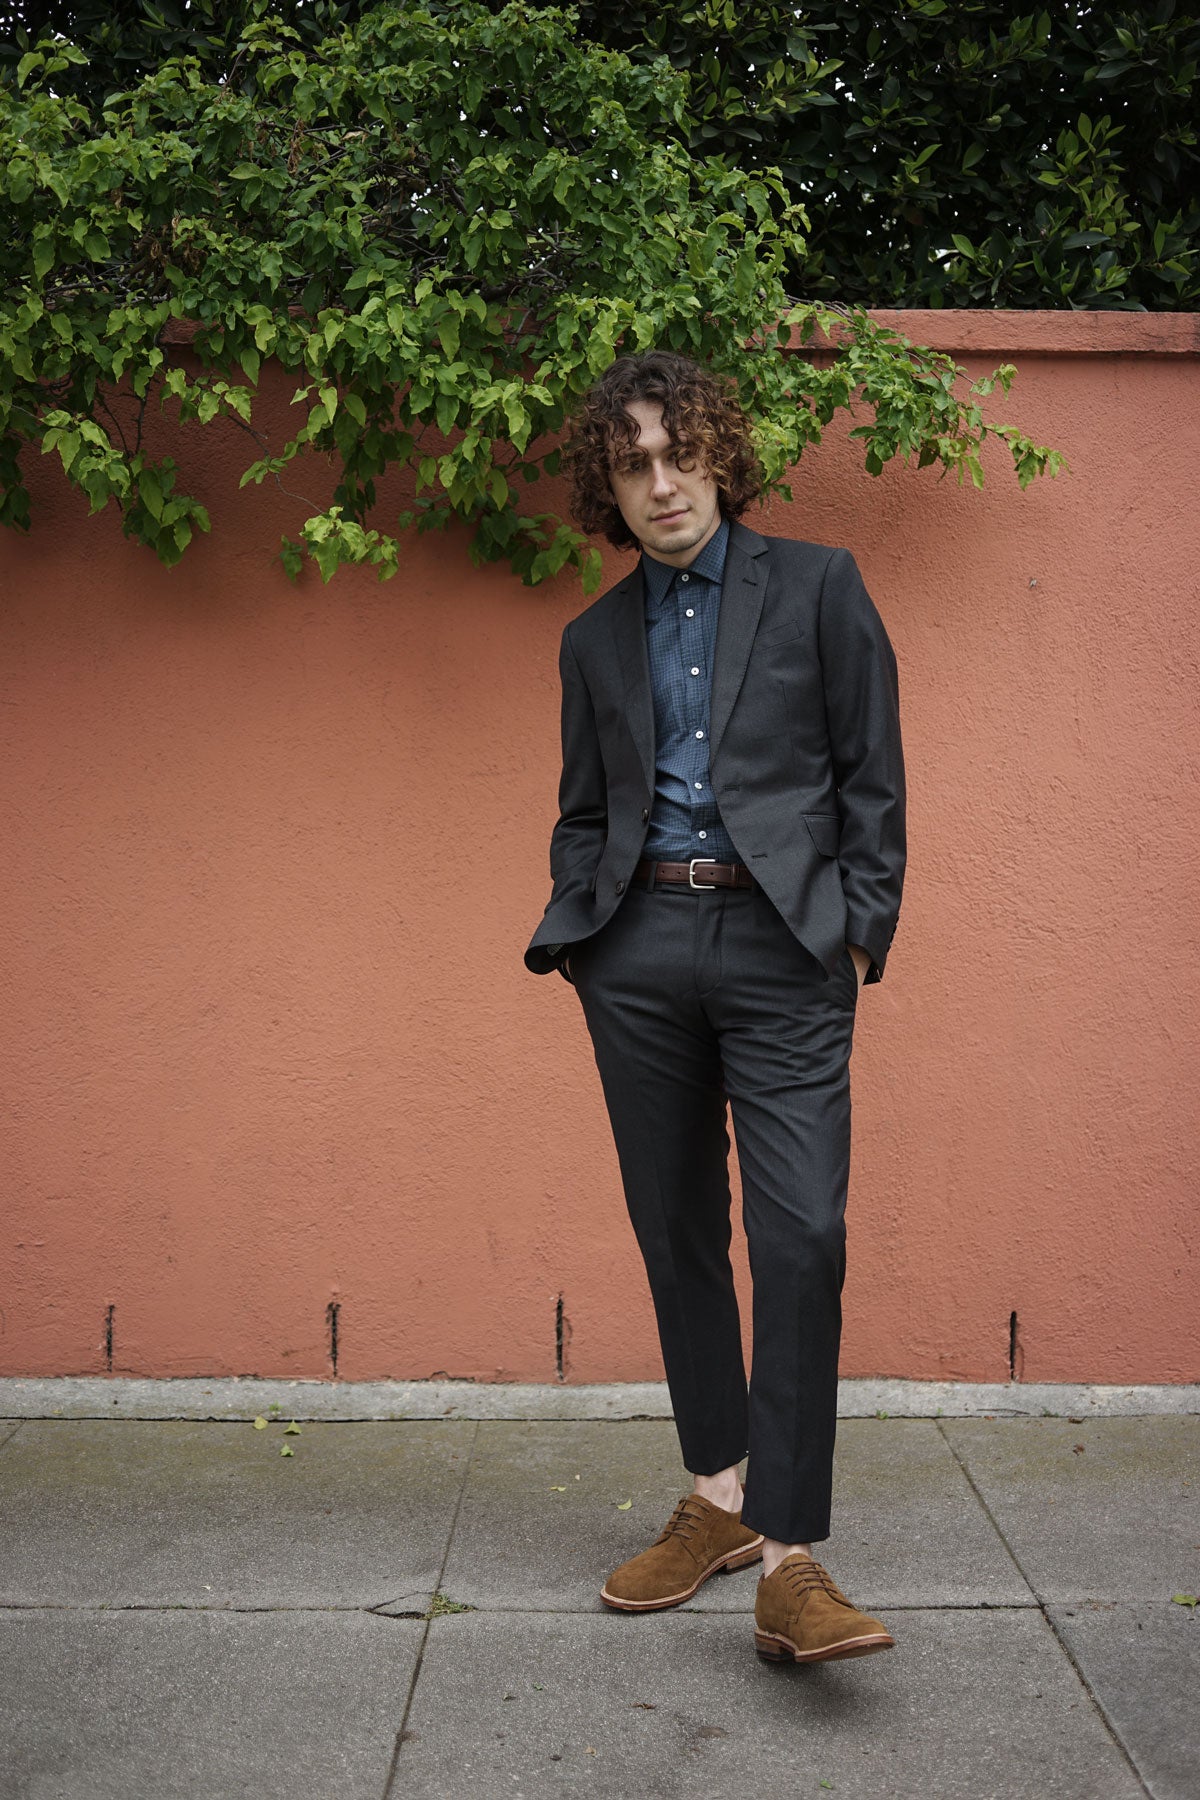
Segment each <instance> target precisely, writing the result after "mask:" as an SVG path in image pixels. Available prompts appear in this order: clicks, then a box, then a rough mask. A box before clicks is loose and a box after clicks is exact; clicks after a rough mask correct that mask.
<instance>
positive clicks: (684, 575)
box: [679, 569, 688, 581]
mask: <svg viewBox="0 0 1200 1800" xmlns="http://www.w3.org/2000/svg"><path fill="white" fill-rule="evenodd" d="M687 578H688V576H687V570H686V569H685V570H684V572H683V574H682V575H681V576H680V577H679V579H680V581H686V580H687Z"/></svg>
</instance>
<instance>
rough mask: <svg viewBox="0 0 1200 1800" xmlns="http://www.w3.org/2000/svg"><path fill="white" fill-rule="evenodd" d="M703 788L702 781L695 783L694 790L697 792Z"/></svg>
mask: <svg viewBox="0 0 1200 1800" xmlns="http://www.w3.org/2000/svg"><path fill="white" fill-rule="evenodd" d="M703 788H704V783H703V782H702V781H698V782H697V783H696V792H697V793H698V794H699V793H701V792H702V791H703Z"/></svg>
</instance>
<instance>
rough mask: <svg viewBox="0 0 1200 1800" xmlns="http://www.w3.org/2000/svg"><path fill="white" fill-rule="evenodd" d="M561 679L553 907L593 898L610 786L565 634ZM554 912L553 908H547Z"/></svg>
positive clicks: (552, 859)
mask: <svg viewBox="0 0 1200 1800" xmlns="http://www.w3.org/2000/svg"><path fill="white" fill-rule="evenodd" d="M558 667H559V675H560V677H561V680H562V777H561V779H560V781H559V787H558V822H557V824H556V825H555V827H554V830H553V832H552V833H551V837H550V876H551V879H552V881H553V883H554V891H553V893H552V895H551V898H550V906H554V905H557V904H558V903H559V902H561V901H562V900H564V899H567V898H569V897H570V896H572V895H574V894H582V895H585V896H588V897H590V895H591V887H592V878H593V876H594V875H595V873H596V869H597V867H598V865H599V862H600V857H601V855H602V853H603V850H604V845H605V841H606V839H607V837H608V787H607V783H606V781H605V778H604V758H603V757H602V755H601V753H600V738H599V735H598V733H597V731H596V715H595V711H594V709H593V707H592V697H591V695H590V693H589V692H588V687H587V683H586V681H585V680H584V678H583V671H582V670H581V669H580V667H579V661H578V658H577V657H576V655H575V651H574V649H573V647H572V644H571V627H570V626H569V625H568V626H567V628H566V630H565V631H564V632H563V637H562V648H561V650H560V652H559V659H558ZM547 911H549V907H547Z"/></svg>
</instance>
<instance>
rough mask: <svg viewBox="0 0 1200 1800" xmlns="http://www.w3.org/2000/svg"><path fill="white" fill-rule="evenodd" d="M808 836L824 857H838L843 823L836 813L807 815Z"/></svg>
mask: <svg viewBox="0 0 1200 1800" xmlns="http://www.w3.org/2000/svg"><path fill="white" fill-rule="evenodd" d="M804 823H805V824H806V825H807V826H808V835H809V837H810V838H811V839H812V841H813V843H814V844H815V845H816V846H817V849H818V850H819V851H820V852H821V855H822V856H836V855H837V853H838V844H839V842H840V840H841V835H842V821H841V820H840V819H839V818H838V816H837V814H836V813H805V815H804Z"/></svg>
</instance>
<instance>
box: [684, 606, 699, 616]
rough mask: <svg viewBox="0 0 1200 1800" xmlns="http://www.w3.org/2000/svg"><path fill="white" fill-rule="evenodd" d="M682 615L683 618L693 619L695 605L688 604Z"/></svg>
mask: <svg viewBox="0 0 1200 1800" xmlns="http://www.w3.org/2000/svg"><path fill="white" fill-rule="evenodd" d="M683 616H684V618H685V619H694V618H695V616H696V609H695V607H694V606H689V607H688V609H687V611H686V612H685V613H684V615H683Z"/></svg>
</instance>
